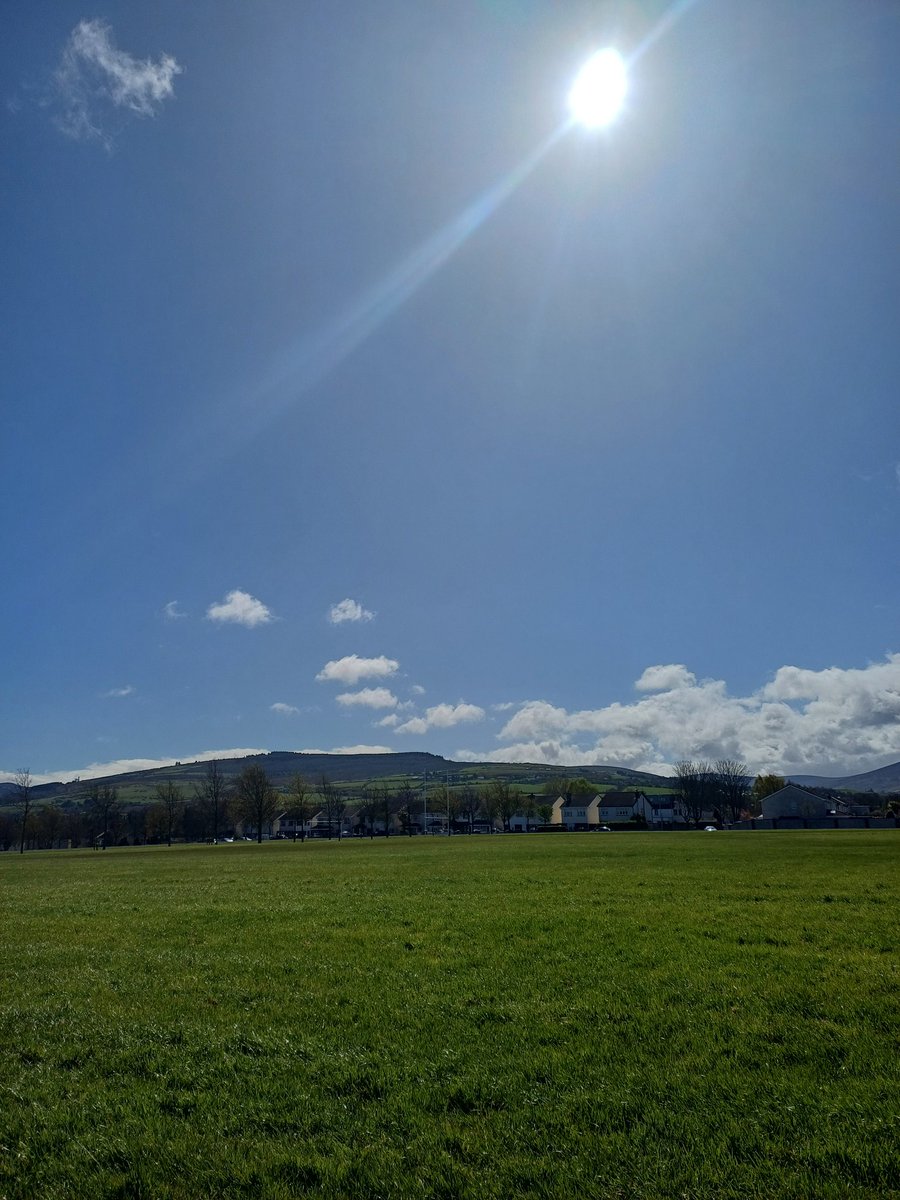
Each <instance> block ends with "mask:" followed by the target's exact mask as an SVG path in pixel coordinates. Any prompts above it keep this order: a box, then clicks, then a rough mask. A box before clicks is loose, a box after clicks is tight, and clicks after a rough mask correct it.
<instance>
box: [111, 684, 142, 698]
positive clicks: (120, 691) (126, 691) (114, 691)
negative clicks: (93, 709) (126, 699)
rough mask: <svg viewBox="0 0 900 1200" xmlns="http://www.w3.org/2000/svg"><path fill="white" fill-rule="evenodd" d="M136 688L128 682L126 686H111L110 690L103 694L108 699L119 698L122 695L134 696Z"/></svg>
mask: <svg viewBox="0 0 900 1200" xmlns="http://www.w3.org/2000/svg"><path fill="white" fill-rule="evenodd" d="M135 690H136V689H135V688H133V687H132V685H131V684H130V683H126V685H125V687H117V688H110V689H109V691H108V692H104V693H103V695H104V697H105V698H106V699H110V698H116V699H119V698H121V697H122V696H133V695H134V693H135Z"/></svg>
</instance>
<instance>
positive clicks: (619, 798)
mask: <svg viewBox="0 0 900 1200" xmlns="http://www.w3.org/2000/svg"><path fill="white" fill-rule="evenodd" d="M640 794H641V793H640V792H635V791H631V792H604V794H603V795H602V796H601V797H600V803H601V804H602V805H603V807H604V808H611V807H614V808H633V807H634V805H635V804H637V800H638V796H640Z"/></svg>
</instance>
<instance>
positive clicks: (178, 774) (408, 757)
mask: <svg viewBox="0 0 900 1200" xmlns="http://www.w3.org/2000/svg"><path fill="white" fill-rule="evenodd" d="M253 764H258V765H259V766H261V767H263V768H264V769H265V771H266V774H267V775H268V776H269V779H270V780H271V781H272V783H273V784H274V785H275V787H277V788H285V787H286V786H287V784H288V783H289V781H290V779H291V778H292V777H293V776H294V775H302V776H303V778H304V779H306V780H307V781H308V782H309V783H311V784H313V785H314V784H315V783H316V782H317V781H318V780H319V779H321V778H322V776H323V775H325V776H327V777H328V779H330V780H331V781H332V782H333V783H336V784H340V785H343V786H344V787H345V788H346V789H347V790H348V791H350V792H353V791H355V790H356V789H358V788H360V787H362V785H363V784H365V783H367V782H369V781H384V782H386V783H389V784H390V783H392V782H393V783H397V784H399V783H401V782H404V781H407V780H410V781H411V780H416V779H421V778H422V777H423V776H424V775H426V773H427V777H428V779H430V780H434V782H435V783H438V784H439V783H443V782H444V781H445V780H446V781H447V782H448V783H449V784H450V785H451V786H460V785H464V784H467V783H471V784H474V785H480V784H482V783H485V782H487V781H488V780H491V779H503V780H506V781H507V782H508V783H511V784H515V785H516V786H517V787H518V788H520V789H521V788H525V789H527V788H534V790H535V791H540V789H541V788H542V787H543V786H544V784H546V783H547V782H548V781H549V780H551V779H558V778H560V777H561V776H570V777H582V778H584V779H587V780H588V781H589V782H590V783H593V784H597V785H598V786H606V787H615V788H625V789H627V788H658V787H663V788H665V787H671V785H672V781H671V780H670V779H666V778H664V777H663V776H660V775H651V774H649V773H647V772H645V771H632V770H630V769H629V768H627V767H613V766H596V767H565V766H546V765H544V764H543V763H495V762H490V763H470V762H454V761H453V760H452V759H448V758H442V757H441V756H440V755H439V754H427V753H425V752H422V751H417V752H414V753H398V754H301V753H296V752H294V751H290V750H273V751H271V752H270V753H268V754H253V755H247V756H246V757H244V758H223V759H221V760H220V762H219V766H220V768H221V770H222V773H223V775H224V776H225V778H226V780H229V781H230V780H234V779H235V778H237V776H238V775H239V774H240V773H241V771H243V770H244V769H245V768H246V767H248V766H250V765H253ZM207 766H208V764H207V763H206V762H184V763H175V764H174V765H173V766H171V767H156V768H154V769H152V770H147V771H129V772H126V773H123V774H121V775H110V776H103V777H100V778H98V779H96V780H91V782H100V783H110V784H114V785H115V786H116V787H117V788H118V790H119V799H120V800H121V801H122V802H123V803H125V804H140V803H143V802H146V801H149V800H152V799H153V794H154V791H155V789H156V787H157V786H158V785H159V784H161V783H167V782H169V781H171V782H173V783H175V784H177V785H178V786H179V787H182V788H183V789H184V791H185V793H186V794H187V795H191V794H192V791H193V787H192V785H193V784H198V783H200V782H201V780H202V779H203V777H204V775H205V774H206V769H207ZM85 782H86V780H79V781H77V782H71V783H45V784H41V785H39V786H36V787H35V788H34V789H33V793H32V794H33V796H34V798H35V800H39V801H50V800H54V801H56V802H64V801H67V800H68V801H77V800H79V799H80V798H81V796H82V795H83V792H84V786H85ZM0 788H3V789H4V791H0V804H4V803H6V804H10V803H11V802H12V798H13V797H12V784H9V785H5V786H4V785H0ZM7 790H8V794H6V795H4V792H5V791H7Z"/></svg>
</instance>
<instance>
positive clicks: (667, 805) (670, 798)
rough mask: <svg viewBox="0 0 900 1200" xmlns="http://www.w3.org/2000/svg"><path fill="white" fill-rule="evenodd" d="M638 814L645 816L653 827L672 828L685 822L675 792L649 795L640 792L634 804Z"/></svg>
mask: <svg viewBox="0 0 900 1200" xmlns="http://www.w3.org/2000/svg"><path fill="white" fill-rule="evenodd" d="M634 813H635V815H636V816H639V817H643V818H644V820H645V821H646V822H647V824H648V825H649V826H650V827H651V828H655V829H659V828H671V827H672V826H673V825H676V824H678V825H680V824H682V823H683V818H682V816H681V807H680V805H679V803H678V797H677V796H676V795H673V794H671V793H670V794H665V793H663V794H662V795H658V796H647V795H646V794H645V793H644V792H638V794H637V800H636V801H635V805H634Z"/></svg>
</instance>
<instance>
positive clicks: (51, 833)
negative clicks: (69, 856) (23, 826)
mask: <svg viewBox="0 0 900 1200" xmlns="http://www.w3.org/2000/svg"><path fill="white" fill-rule="evenodd" d="M35 816H36V819H37V822H36V823H37V830H38V845H41V846H47V847H48V848H49V849H50V850H53V849H55V847H56V843H57V842H58V841H59V838H60V835H61V833H62V828H63V819H64V817H65V814H64V813H63V810H62V809H61V808H60V807H59V805H58V804H47V805H45V806H44V807H43V808H41V809H40V810H39V811H38V812H37V813H36V814H35Z"/></svg>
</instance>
